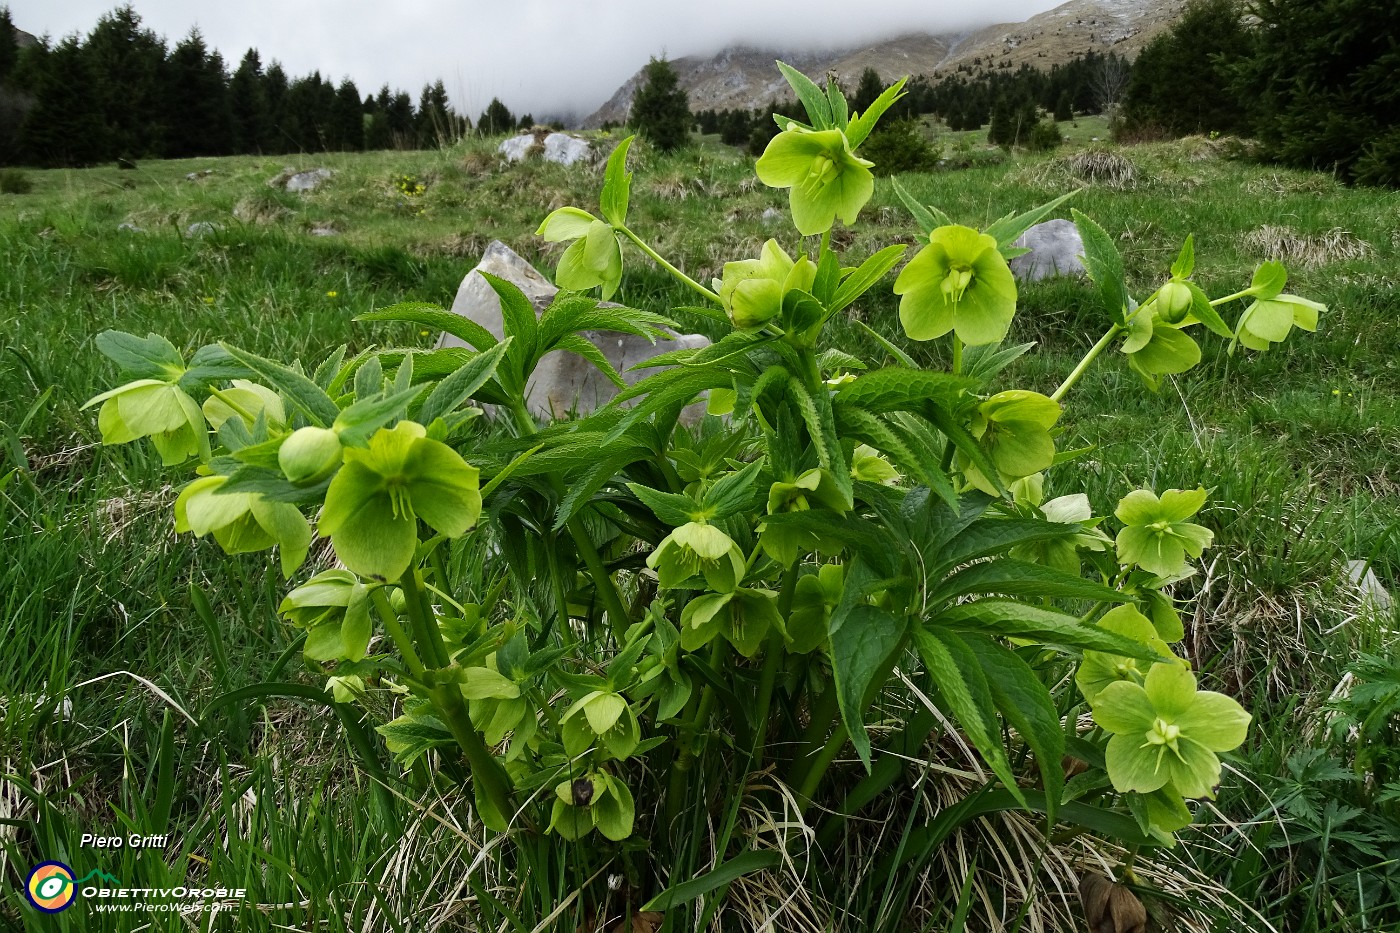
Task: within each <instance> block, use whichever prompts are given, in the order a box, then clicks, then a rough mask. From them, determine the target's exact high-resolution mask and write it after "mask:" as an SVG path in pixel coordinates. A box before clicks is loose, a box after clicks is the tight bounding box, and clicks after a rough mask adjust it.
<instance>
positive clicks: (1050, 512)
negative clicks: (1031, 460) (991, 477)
mask: <svg viewBox="0 0 1400 933" xmlns="http://www.w3.org/2000/svg"><path fill="white" fill-rule="evenodd" d="M1032 476H1034V477H1040V476H1041V474H1039V473H1035V474H1032ZM1030 479H1031V477H1026V478H1025V479H1023V480H1018V481H1017V485H1020V484H1022V483H1025V482H1026V480H1030ZM1036 485H1037V486H1039V485H1040V484H1039V483H1036ZM1012 491H1013V493H1014V492H1016V491H1017V490H1016V486H1015V485H1013V487H1012ZM1032 505H1034V503H1032ZM1036 507H1037V509H1038V511H1039V512H1040V514H1041V515H1043V516H1044V517H1045V520H1046V521H1049V522H1060V523H1061V524H1065V525H1079V526H1080V527H1081V528H1083V529H1084V530H1083V531H1081V532H1079V533H1078V534H1075V535H1073V536H1071V537H1068V538H1048V539H1046V540H1043V541H1033V542H1029V543H1027V544H1018V545H1017V546H1016V547H1014V548H1012V549H1011V556H1012V557H1016V558H1019V559H1021V560H1029V561H1032V562H1033V563H1037V564H1044V565H1045V566H1047V567H1053V568H1055V569H1056V570H1063V571H1064V572H1065V573H1070V574H1074V575H1075V576H1078V575H1079V570H1080V561H1079V549H1080V548H1084V549H1085V550H1089V551H1103V550H1107V549H1108V547H1109V545H1111V544H1112V543H1113V539H1112V538H1110V537H1109V536H1108V535H1106V534H1104V533H1103V532H1102V531H1100V530H1099V529H1098V527H1097V526H1098V523H1099V522H1100V521H1101V520H1102V519H1099V518H1095V517H1094V510H1093V508H1092V507H1091V506H1090V505H1089V497H1088V496H1086V495H1085V494H1084V493H1082V492H1081V493H1073V494H1071V495H1068V496H1058V497H1056V498H1054V499H1051V500H1050V501H1048V502H1046V503H1044V504H1043V505H1039V506H1036Z"/></svg>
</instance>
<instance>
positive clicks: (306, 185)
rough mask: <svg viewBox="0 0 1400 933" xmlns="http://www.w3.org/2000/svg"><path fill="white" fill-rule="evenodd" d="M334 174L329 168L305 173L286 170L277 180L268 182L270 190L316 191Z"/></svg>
mask: <svg viewBox="0 0 1400 933" xmlns="http://www.w3.org/2000/svg"><path fill="white" fill-rule="evenodd" d="M332 174H334V173H333V172H332V171H331V170H330V169H328V168H313V169H310V170H308V171H305V172H298V171H297V170H296V169H292V168H284V169H282V171H281V173H279V174H278V175H277V177H275V178H271V179H269V180H268V182H267V186H268V187H269V188H281V189H283V190H284V191H297V192H302V191H315V190H316V189H317V188H319V187H321V185H322V183H323V182H325V181H326V180H327V179H329V178H330V177H331V175H332Z"/></svg>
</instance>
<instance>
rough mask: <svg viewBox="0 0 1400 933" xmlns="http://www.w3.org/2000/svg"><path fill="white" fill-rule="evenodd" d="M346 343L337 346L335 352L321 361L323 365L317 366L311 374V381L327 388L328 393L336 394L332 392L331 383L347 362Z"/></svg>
mask: <svg viewBox="0 0 1400 933" xmlns="http://www.w3.org/2000/svg"><path fill="white" fill-rule="evenodd" d="M345 350H346V346H345V344H343V343H342V344H341V345H340V346H338V347H336V348H335V352H334V353H332V354H331V355H330V356H328V357H326V358H325V359H324V360H322V361H321V365H320V366H317V367H316V371H315V372H313V373H312V374H311V381H312V382H314V383H316V384H317V385H318V386H320V387H321V388H323V389H325V390H326V394H327V395H331V397H332V398H334V397H335V396H334V395H332V393H331V388H330V387H331V384H332V383H333V382H334V381H335V377H336V374H337V373H339V372H340V367H341V366H342V365H344V363H345Z"/></svg>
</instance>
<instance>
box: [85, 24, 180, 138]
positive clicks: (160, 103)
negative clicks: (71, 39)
mask: <svg viewBox="0 0 1400 933" xmlns="http://www.w3.org/2000/svg"><path fill="white" fill-rule="evenodd" d="M83 55H84V57H86V58H87V60H88V64H89V67H90V68H91V70H92V74H93V76H94V78H95V82H94V84H93V85H92V86H90V87H89V88H88V89H87V92H88V93H89V94H91V95H93V97H94V100H95V102H96V104H97V107H98V109H99V110H100V111H101V114H102V126H103V133H102V139H101V158H102V159H103V160H107V159H115V158H117V157H119V156H126V157H133V158H134V157H139V156H144V155H154V154H158V153H159V152H160V151H161V150H162V149H164V139H163V137H164V135H165V133H164V126H165V123H166V120H167V116H168V115H167V113H166V112H165V107H164V104H165V100H164V96H165V87H164V83H165V78H166V76H165V64H166V48H165V40H163V39H161V38H160V37H159V36H157V35H156V34H155V33H154V32H153V31H151V30H150V29H143V28H142V26H141V17H140V16H139V15H137V13H136V11H135V10H134V9H132V7H131V6H129V5H128V6H120V7H117V8H116V9H115V10H113V11H112V12H111V13H108V14H106V15H105V16H103V17H102V18H100V19H99V20H98V21H97V25H96V27H94V28H93V30H92V32H91V33H89V34H88V37H87V41H86V42H85V43H84V44H83Z"/></svg>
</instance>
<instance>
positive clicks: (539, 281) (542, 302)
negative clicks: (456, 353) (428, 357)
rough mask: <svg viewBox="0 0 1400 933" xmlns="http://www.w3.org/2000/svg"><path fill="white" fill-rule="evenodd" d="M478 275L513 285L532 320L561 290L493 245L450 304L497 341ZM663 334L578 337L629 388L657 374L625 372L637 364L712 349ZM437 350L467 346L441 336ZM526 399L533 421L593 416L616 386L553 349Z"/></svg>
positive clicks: (489, 297)
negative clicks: (531, 311)
mask: <svg viewBox="0 0 1400 933" xmlns="http://www.w3.org/2000/svg"><path fill="white" fill-rule="evenodd" d="M481 272H488V273H490V274H491V275H494V276H496V277H498V278H502V279H505V280H506V281H508V282H511V283H512V284H514V285H515V286H516V287H517V288H519V289H520V290H521V291H522V292H523V293H524V294H525V297H526V298H529V299H530V303H531V305H533V306H534V309H535V314H536V315H539V314H540V313H542V312H543V311H544V310H545V308H547V307H549V304H550V302H552V301H553V300H554V296H555V294H556V293H557V292H558V291H559V290H558V289H557V288H555V287H554V286H553V285H551V284H550V282H549V280H548V279H546V278H545V277H544V276H543V275H541V274H540V273H539V271H538V270H536V269H535V267H534V266H532V265H530V264H529V263H528V262H526V261H525V260H524V259H522V258H521V257H520V256H519V255H518V254H517V253H516V252H515V251H514V250H512V249H511V248H510V247H508V246H506V245H505V244H504V243H502V242H501V241H500V240H493V241H491V244H490V245H489V246H487V247H486V252H485V253H484V254H483V255H482V257H481V262H479V263H477V265H476V268H474V269H472V271H471V272H468V273H467V275H466V277H465V278H464V279H462V285H461V287H460V288H459V289H458V290H457V298H456V300H455V301H453V302H452V312H453V313H454V314H460V315H461V316H462V317H465V318H468V319H470V320H473V321H475V322H476V323H478V324H480V325H481V326H482V327H484V328H486V329H487V330H488V331H490V332H491V334H492V335H493V336H495V337H496V338H497V339H500V338H502V337H504V336H505V327H504V324H503V321H502V319H501V302H500V298H499V297H498V296H497V295H496V292H495V290H494V289H492V288H491V286H490V285H489V284H487V282H486V279H484V278H482V276H481V275H480V274H479V273H481ZM611 307H617V305H611ZM667 333H668V334H669V335H670V337H671V339H670V340H663V341H661V342H658V343H656V344H653V343H651V342H650V341H648V340H646V339H644V338H642V337H637V336H635V335H633V334H621V333H618V332H616V331H583V332H582V335H583V336H584V338H586V339H588V340H590V341H592V342H593V344H594V345H595V346H597V347H598V348H599V349H600V350H602V352H603V355H604V356H605V357H607V359H608V362H610V363H612V365H613V367H614V368H615V369H616V370H617V371H618V372H619V373H621V374H622V378H623V379H624V380H626V382H627V383H628V384H629V385H630V384H632V383H635V382H637V381H638V380H640V379H642V378H643V377H645V376H649V375H651V373H652V372H654V371H655V370H647V369H644V370H638V371H633V372H629V371H628V370H630V369H631V368H632V367H633V366H635V365H637V364H638V363H641V362H644V361H646V360H649V359H651V358H652V357H654V356H656V355H658V354H660V353H669V352H670V351H672V350H683V349H692V348H698V347H706V346H709V344H710V341H709V340H708V339H707V338H705V337H703V336H701V335H699V334H677V333H675V332H673V331H667ZM438 346H439V347H461V346H466V344H464V343H463V342H462V341H461V340H458V339H457V338H456V337H453V336H452V335H451V334H443V335H442V337H441V338H440V339H439V340H438ZM525 395H526V403H527V405H528V407H529V409H530V412H531V413H532V414H534V415H535V416H536V417H539V418H557V417H564V416H566V415H567V414H568V413H569V412H571V411H572V412H576V413H578V414H580V415H586V414H588V413H589V412H592V411H593V410H595V409H597V408H599V407H601V406H603V405H605V404H606V403H607V402H609V401H610V400H611V399H612V398H613V397H614V396H616V395H617V387H616V386H614V385H613V384H612V382H610V381H609V380H608V379H607V377H605V376H604V375H603V374H602V373H600V372H599V371H598V370H597V369H596V368H595V367H594V366H593V364H592V363H589V362H588V361H586V360H584V359H583V358H582V357H579V356H576V355H575V354H573V353H566V352H564V351H562V350H555V351H553V352H551V353H547V354H545V356H544V358H543V359H541V360H540V363H539V365H538V366H536V367H535V372H534V375H533V376H532V377H531V379H530V384H529V385H528V386H527V387H526V390H525ZM703 416H704V405H703V403H701V404H696V405H692V406H690V407H689V408H687V409H686V411H685V413H684V414H683V416H682V417H683V420H685V421H686V422H687V423H693V422H695V421H697V420H699V419H700V418H701V417H703Z"/></svg>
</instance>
